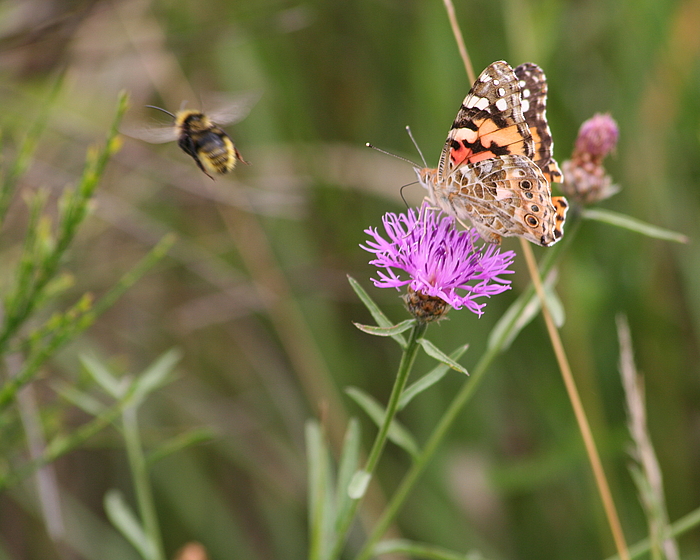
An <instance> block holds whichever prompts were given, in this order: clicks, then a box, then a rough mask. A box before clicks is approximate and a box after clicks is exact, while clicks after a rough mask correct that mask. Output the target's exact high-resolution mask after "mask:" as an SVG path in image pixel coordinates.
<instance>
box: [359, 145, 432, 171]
mask: <svg viewBox="0 0 700 560" xmlns="http://www.w3.org/2000/svg"><path fill="white" fill-rule="evenodd" d="M365 146H367V147H368V148H372V149H373V150H377V151H378V152H381V153H383V154H386V155H388V156H391V157H395V158H396V159H400V160H402V161H405V162H407V163H410V164H411V165H412V166H413V167H420V165H418V164H417V163H416V162H414V161H411V160H410V159H407V158H405V157H401V156H397V155H396V154H392V153H391V152H387V151H386V150H382V149H381V148H377V146H375V145H374V144H370V143H369V142H366V143H365Z"/></svg>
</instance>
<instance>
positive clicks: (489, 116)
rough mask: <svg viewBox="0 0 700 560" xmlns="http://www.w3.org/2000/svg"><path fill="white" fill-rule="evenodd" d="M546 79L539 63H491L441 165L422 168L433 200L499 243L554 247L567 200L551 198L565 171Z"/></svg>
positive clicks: (470, 96)
mask: <svg viewBox="0 0 700 560" xmlns="http://www.w3.org/2000/svg"><path fill="white" fill-rule="evenodd" d="M546 99H547V81H546V79H545V76H544V72H542V69H541V68H540V67H539V66H537V65H536V64H532V63H527V64H522V65H520V66H518V67H517V68H516V69H515V71H514V70H513V69H512V68H511V67H510V66H509V65H508V64H507V63H506V62H503V61H499V62H494V63H493V64H491V65H490V66H488V67H487V68H486V69H485V70H484V71H483V72H482V73H481V75H480V76H479V78H478V79H477V80H476V82H475V83H474V85H473V86H472V88H471V90H470V91H469V94H468V95H467V97H466V98H465V99H464V101H463V102H462V107H461V108H460V110H459V113H457V118H456V119H455V121H454V123H453V124H452V128H451V129H450V133H449V134H448V136H447V141H446V142H445V146H444V148H443V149H442V154H441V156H440V163H439V164H438V167H437V169H428V168H425V169H416V173H417V174H418V178H419V180H420V182H421V184H422V185H423V186H424V187H425V188H427V189H428V192H429V193H430V198H431V200H432V203H433V204H435V205H436V206H438V207H439V208H440V209H442V210H444V211H445V212H447V213H448V214H450V215H452V216H455V217H456V218H457V219H458V220H462V221H463V220H464V219H465V218H469V220H470V221H471V222H472V224H474V227H475V228H476V229H477V231H478V232H479V234H480V235H481V237H483V238H484V239H486V240H487V241H490V242H492V243H499V242H500V240H501V237H509V236H519V237H524V238H525V239H527V240H528V241H530V242H532V243H536V244H538V245H542V246H545V247H548V246H550V245H553V244H554V243H556V242H557V241H559V239H561V237H562V235H563V226H564V219H565V217H566V210H567V208H568V203H567V202H566V199H565V198H564V197H562V196H554V197H553V196H552V192H551V188H550V182H561V180H562V174H561V171H560V170H559V166H558V165H557V162H556V161H555V160H554V158H553V157H552V135H551V133H550V131H549V126H548V125H547V119H546V117H545V104H546Z"/></svg>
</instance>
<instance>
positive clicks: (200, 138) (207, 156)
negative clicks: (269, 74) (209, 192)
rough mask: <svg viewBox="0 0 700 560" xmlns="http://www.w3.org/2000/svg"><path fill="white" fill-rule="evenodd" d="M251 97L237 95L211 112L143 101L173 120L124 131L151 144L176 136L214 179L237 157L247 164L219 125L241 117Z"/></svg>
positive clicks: (248, 108) (179, 144)
mask: <svg viewBox="0 0 700 560" xmlns="http://www.w3.org/2000/svg"><path fill="white" fill-rule="evenodd" d="M256 97H257V96H256ZM255 100H256V99H255ZM255 100H254V99H253V98H252V96H250V95H248V96H245V97H241V98H239V99H236V100H235V101H232V102H231V103H229V104H228V105H227V106H225V107H223V108H221V109H219V110H217V111H214V112H212V113H211V116H209V115H207V114H205V113H204V112H202V111H196V110H192V109H181V110H180V111H178V112H177V113H175V114H173V113H171V112H170V111H167V110H166V109H163V108H161V107H156V106H155V105H146V107H147V108H149V109H157V110H158V111H162V112H163V113H165V114H166V115H169V116H170V117H172V119H173V124H172V125H170V126H166V127H155V128H154V127H152V128H143V129H140V130H136V131H129V132H128V133H127V134H129V136H133V137H134V138H139V139H141V140H145V141H147V142H152V143H155V144H159V143H163V142H172V141H174V140H177V145H178V146H180V148H181V149H182V151H184V152H185V153H186V154H188V155H189V156H191V157H192V159H194V161H195V163H196V164H197V167H199V168H200V169H201V170H202V171H203V172H204V174H205V175H207V176H208V177H209V178H211V179H214V176H215V175H224V174H226V173H228V172H230V171H231V170H233V168H234V167H236V163H237V162H238V161H241V162H243V163H245V164H248V162H247V161H245V160H244V159H243V156H241V153H240V152H239V151H238V149H237V148H236V146H235V144H234V143H233V140H231V137H230V136H229V135H228V134H226V132H225V131H224V130H223V129H222V128H221V127H220V126H219V125H225V124H231V123H234V122H238V121H240V120H242V119H243V118H244V117H245V116H246V115H247V114H248V111H249V110H250V106H251V105H252V104H253V102H254V101H255Z"/></svg>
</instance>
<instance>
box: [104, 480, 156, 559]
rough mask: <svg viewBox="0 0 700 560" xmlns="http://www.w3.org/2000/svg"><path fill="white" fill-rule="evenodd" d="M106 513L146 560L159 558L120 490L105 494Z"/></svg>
mask: <svg viewBox="0 0 700 560" xmlns="http://www.w3.org/2000/svg"><path fill="white" fill-rule="evenodd" d="M104 506H105V512H106V513H107V517H108V518H109V520H110V521H111V522H112V525H114V526H115V527H116V528H117V529H118V530H119V532H120V533H121V534H122V535H124V538H125V539H126V540H127V541H129V542H130V543H131V544H132V545H133V547H134V548H135V549H136V550H138V552H139V554H140V555H141V557H142V558H143V559H144V560H155V559H156V558H157V552H156V546H155V545H154V543H153V542H152V541H151V540H150V539H149V538H148V535H147V534H146V532H145V531H144V529H143V527H142V525H141V522H140V521H139V520H138V518H137V517H136V515H135V514H134V512H133V511H132V510H131V508H130V507H129V505H128V504H127V503H126V501H125V500H124V496H123V495H122V493H121V492H119V491H118V490H110V491H108V492H107V493H106V494H105V499H104Z"/></svg>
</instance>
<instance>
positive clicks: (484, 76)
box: [479, 74, 491, 83]
mask: <svg viewBox="0 0 700 560" xmlns="http://www.w3.org/2000/svg"><path fill="white" fill-rule="evenodd" d="M479 80H480V81H482V82H484V83H486V82H490V81H491V76H489V75H488V74H482V75H481V76H479Z"/></svg>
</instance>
